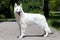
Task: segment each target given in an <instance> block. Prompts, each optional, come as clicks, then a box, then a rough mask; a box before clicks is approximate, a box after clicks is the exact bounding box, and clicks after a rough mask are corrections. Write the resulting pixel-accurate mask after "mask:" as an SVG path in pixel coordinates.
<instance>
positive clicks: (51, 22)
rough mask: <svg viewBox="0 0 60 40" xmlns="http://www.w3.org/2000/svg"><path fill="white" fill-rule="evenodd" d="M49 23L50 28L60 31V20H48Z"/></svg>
mask: <svg viewBox="0 0 60 40" xmlns="http://www.w3.org/2000/svg"><path fill="white" fill-rule="evenodd" d="M47 22H48V24H49V26H51V27H53V28H55V29H57V30H59V31H60V20H56V19H55V20H54V19H48V20H47Z"/></svg>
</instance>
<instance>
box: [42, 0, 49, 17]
mask: <svg viewBox="0 0 60 40" xmlns="http://www.w3.org/2000/svg"><path fill="white" fill-rule="evenodd" d="M48 3H49V1H48V0H44V8H43V11H44V15H45V17H46V18H49V7H48Z"/></svg>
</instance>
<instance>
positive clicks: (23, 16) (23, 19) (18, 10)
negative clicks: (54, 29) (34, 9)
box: [14, 4, 51, 38]
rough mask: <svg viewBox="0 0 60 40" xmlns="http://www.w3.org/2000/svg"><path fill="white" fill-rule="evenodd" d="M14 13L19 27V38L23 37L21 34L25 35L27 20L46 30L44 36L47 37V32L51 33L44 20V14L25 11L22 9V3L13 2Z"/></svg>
mask: <svg viewBox="0 0 60 40" xmlns="http://www.w3.org/2000/svg"><path fill="white" fill-rule="evenodd" d="M14 14H15V17H16V19H17V23H18V25H19V29H20V36H19V38H23V36H24V35H25V30H26V27H27V25H28V24H29V22H32V23H35V24H38V25H39V26H40V27H41V28H42V29H43V30H44V31H45V32H46V34H45V35H44V37H47V36H48V33H51V30H50V28H49V27H48V24H47V22H46V18H45V16H44V15H41V14H31V13H25V12H24V11H23V9H22V4H20V5H17V4H15V6H14Z"/></svg>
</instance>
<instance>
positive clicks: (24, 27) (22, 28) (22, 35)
mask: <svg viewBox="0 0 60 40" xmlns="http://www.w3.org/2000/svg"><path fill="white" fill-rule="evenodd" d="M20 31H21V32H20V33H21V35H20V36H19V38H23V37H24V36H25V31H26V24H25V23H21V29H20Z"/></svg>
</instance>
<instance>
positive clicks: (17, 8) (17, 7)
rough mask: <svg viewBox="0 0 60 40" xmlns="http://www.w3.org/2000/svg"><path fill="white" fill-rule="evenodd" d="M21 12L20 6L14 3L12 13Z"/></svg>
mask: <svg viewBox="0 0 60 40" xmlns="http://www.w3.org/2000/svg"><path fill="white" fill-rule="evenodd" d="M22 11H23V10H22V4H20V5H17V4H16V3H15V6H14V13H18V14H20V13H21V12H22Z"/></svg>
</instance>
